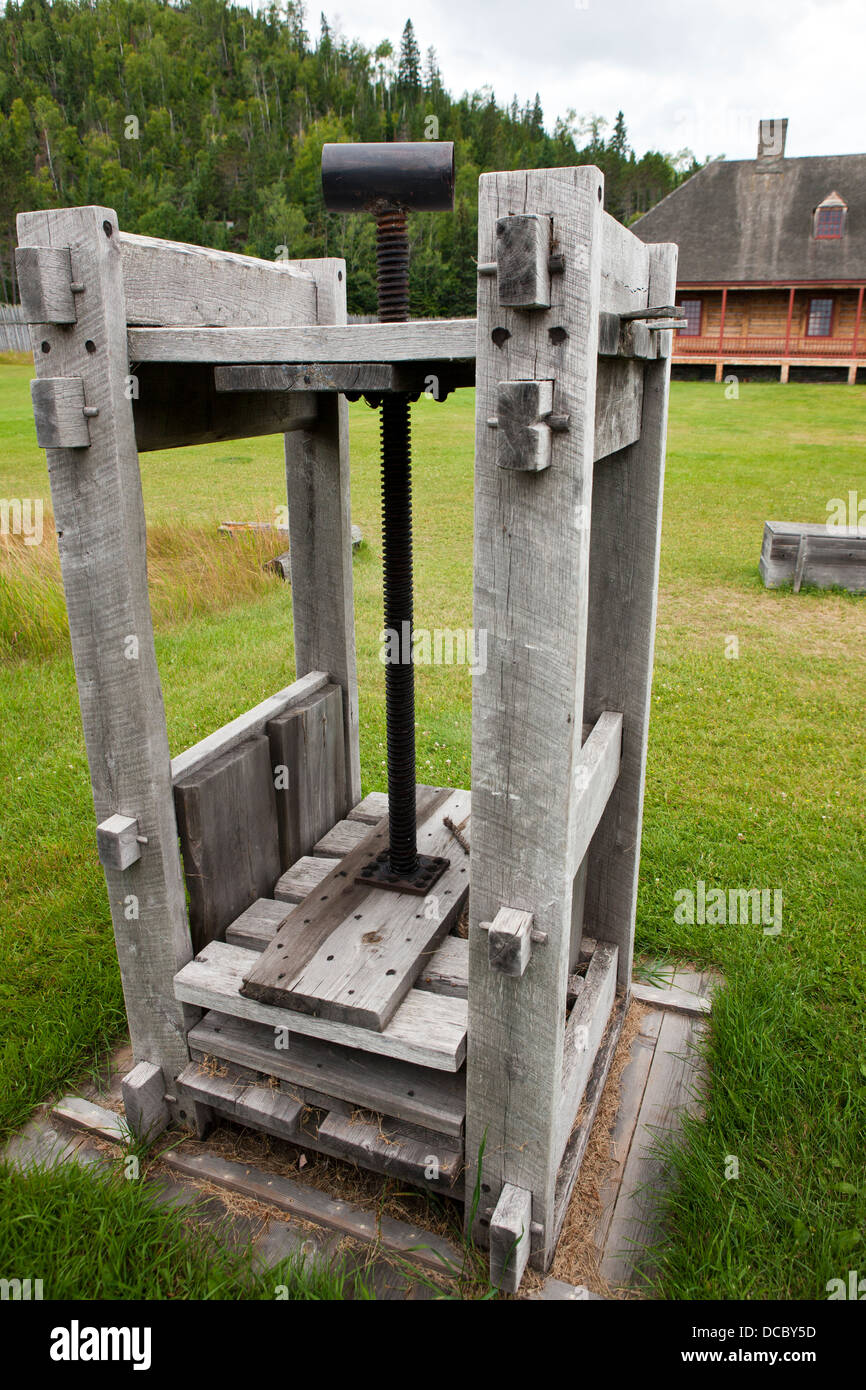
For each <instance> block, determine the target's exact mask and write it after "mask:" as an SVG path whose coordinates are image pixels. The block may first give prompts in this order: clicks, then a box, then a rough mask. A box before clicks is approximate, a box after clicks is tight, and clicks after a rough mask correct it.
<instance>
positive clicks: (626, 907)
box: [584, 244, 677, 990]
mask: <svg viewBox="0 0 866 1390" xmlns="http://www.w3.org/2000/svg"><path fill="white" fill-rule="evenodd" d="M644 249H645V251H646V252H647V253H648V258H649V292H648V293H649V300H648V302H650V303H653V302H654V303H666V302H667V301H668V300H670V299H671V298H673V293H674V289H675V286H676V256H677V251H676V247H675V246H669V245H664V244H659V245H652V246H646V247H645V248H644ZM631 307H637V306H631ZM659 336H660V337H661V338H669V337H670V334H669V333H667V332H665V333H663V334H660V335H659ZM669 380H670V360H669V358H662V359H660V360H659V361H656V362H647V363H646V364H645V366H644V397H643V417H642V427H641V429H642V432H641V438H640V441H639V442H638V443H637V444H635V445H633V446H632V447H631V448H629V449H627V450H624V451H621V452H620V453H618V454H616V455H613V456H611V457H610V458H608V459H606V460H605V461H604V462H603V463H602V464H600V465H599V466H598V467H596V468H595V470H594V474H593V483H592V488H593V506H592V543H591V547H590V573H589V592H590V613H589V631H588V637H587V661H586V689H585V696H584V708H585V710H586V715H587V717H588V718H590V719H593V720H595V719H597V718H599V716H600V715H601V713H602V712H603V711H604V710H619V711H621V713H622V721H623V722H622V763H621V767H620V774H619V778H618V780H617V784H616V786H615V788H614V790H613V792H612V793H611V796H610V799H609V801H608V803H607V808H606V810H605V811H604V814H603V815H602V818H601V821H600V822H599V826H598V829H597V831H596V834H595V837H594V839H593V842H592V846H591V849H590V857H589V868H588V875H587V891H586V908H585V911H586V918H587V921H589V922H591V923H592V928H593V934H594V935H595V936H596V937H597V938H598V939H599V940H600V941H611V942H614V943H615V944H616V945H617V946H618V947H619V967H618V969H619V986H620V988H621V989H626V990H627V989H628V988H629V985H630V984H631V974H632V958H633V950H634V921H635V908H636V903H637V878H638V865H639V860H640V835H641V823H642V819H643V793H644V779H645V774H646V750H647V735H648V730H649V713H650V694H651V681H652V664H653V648H654V638H655V618H656V603H657V593H658V565H659V544H660V538H661V507H662V482H663V478H664V450H665V435H666V431H667V411H668V384H669ZM614 518H615V521H614V520H613V519H614Z"/></svg>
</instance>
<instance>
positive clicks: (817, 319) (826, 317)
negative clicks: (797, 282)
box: [806, 299, 833, 338]
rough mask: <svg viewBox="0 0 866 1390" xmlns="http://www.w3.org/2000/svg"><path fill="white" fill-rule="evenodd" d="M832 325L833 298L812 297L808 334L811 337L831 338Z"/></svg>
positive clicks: (807, 326)
mask: <svg viewBox="0 0 866 1390" xmlns="http://www.w3.org/2000/svg"><path fill="white" fill-rule="evenodd" d="M832 326H833V301H832V299H810V300H809V322H808V323H807V325H806V336H807V337H809V338H829V336H830V329H831V328H832Z"/></svg>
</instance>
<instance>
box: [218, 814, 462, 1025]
mask: <svg viewBox="0 0 866 1390" xmlns="http://www.w3.org/2000/svg"><path fill="white" fill-rule="evenodd" d="M468 799H470V794H468V792H453V794H452V795H450V796H449V798H448V799H446V801H445V802H443V803H439V805H436V802H434V806H432V808H431V812H430V813H428V815H427V816H421V817H420V823H418V845H421V847H423V849H424V852H425V853H431V855H443V851H445V849H448V844H446V840H448V830H446V828H445V826H443V824H442V817H443V816H445V815H449V812H459V813H460V815H463V813H464V812H466V810H467V809H468ZM379 841H382V842H386V831H385V834H384V835H379V838H378V840H377V841H375V842H377V844H379ZM370 856H371V845H368V844H366V842H364V844H361V845H360V847H359V848H357V849H354V851H352V852H350V853H349V855H348V856H346V858H343V859H342V860H341V866H339V869H335V870H332V873H331V876H329V878H328V880H324V881H322V883H321V884H320V885H318V888H317V890H316V894H314V895H313V897H311V898H310V899H309V901H306V902H304V903H302V905H300V906H299V908H297V909H295V912H293V915H292V917H289V919H288V920H286V923H284V926H282V927H281V929H278V931H277V935H275V940H274V942H272V945H271V947H268V949H267V952H265V955H264V956H263V959H261V963H260V966H259V969H257V970H254V973H253V976H252V977H250V980H249V981H247V988H246V991H245V992H249V994H250V995H252V997H253V998H257V999H264V1001H265V1002H267V1004H275V1005H279V1006H282V1008H286V1009H300V1011H302V1012H304V1013H306V1012H310V1013H316V1015H317V1016H318V1017H322V1019H339V1020H342V1022H343V1023H353V1024H357V1026H361V1027H373V1029H379V1030H381V1029H382V1027H384V1026H385V1023H386V1022H388V1020H389V1019H391V1017H392V1016H393V1012H395V1009H396V1008H398V1006H399V1004H400V1001H402V999H403V998H405V997H406V994H407V992H409V990H410V988H411V986H413V983H414V979H416V976H417V974H418V972H420V969H421V965H423V960H424V956H425V954H427V952H428V951H430V949H431V948H432V947H434V945H435V944H436V942H438V941H441V940H442V937H443V935H445V934H446V933H448V931H449V929H450V926H452V924H453V923H455V922H456V920H457V917H459V915H460V910H461V908H463V903H464V901H466V895H467V892H468V873H467V867H466V865H464V863H453V862H452V866H450V867H449V869H448V870H446V872H445V874H443V876H442V877H441V878H439V880H438V883H436V884H434V887H432V888H431V892H430V894H428V895H427V898H421V897H418V895H416V894H399V892H389V891H386V890H384V888H370V887H368V885H367V884H364V883H353V880H354V876H356V873H357V870H359V867H360V865H363V863H366V862H367V860H368V859H370Z"/></svg>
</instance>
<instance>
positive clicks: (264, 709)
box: [171, 671, 328, 782]
mask: <svg viewBox="0 0 866 1390" xmlns="http://www.w3.org/2000/svg"><path fill="white" fill-rule="evenodd" d="M327 684H328V677H327V675H326V674H325V672H324V671H310V672H308V673H307V675H305V676H302V677H301V679H300V680H297V681H295V682H294V683H293V684H292V685H287V686H286V687H285V689H284V690H278V691H277V693H276V695H270V696H268V698H267V700H262V702H261V704H258V705H254V706H253V708H252V709H249V710H247V711H246V712H245V713H244V714H240V715H238V717H237V719H233V720H231V722H230V723H229V724H223V726H222V728H220V729H215V730H214V732H213V733H212V734H208V735H207V737H206V738H203V739H201V740H200V741H199V742H198V743H194V744H193V746H192V747H191V748H187V749H186V751H185V752H183V753H180V754H178V756H177V757H176V758H172V762H171V775H172V778H173V780H174V781H175V782H177V781H179V780H180V778H181V777H186V776H188V775H189V774H190V773H191V772H197V771H198V769H199V768H200V767H203V766H204V765H205V763H208V762H210V761H211V760H212V759H213V758H216V757H219V756H220V754H221V753H227V752H228V751H229V749H230V748H237V746H238V744H240V743H243V742H244V741H245V740H246V739H248V738H250V737H251V735H253V734H261V733H264V730H265V725H266V724H267V723H268V721H269V720H271V719H276V718H277V717H278V716H279V715H281V714H285V713H286V711H287V710H290V709H293V708H294V707H295V706H296V705H299V704H301V703H303V701H305V700H306V699H307V698H308V697H309V696H310V695H314V694H315V693H316V691H318V690H322V689H323V688H324V687H325V686H326V685H327Z"/></svg>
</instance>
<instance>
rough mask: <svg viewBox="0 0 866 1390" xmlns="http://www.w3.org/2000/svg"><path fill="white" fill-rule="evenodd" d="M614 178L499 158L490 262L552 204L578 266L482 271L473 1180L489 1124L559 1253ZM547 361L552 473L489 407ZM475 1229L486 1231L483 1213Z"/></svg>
mask: <svg viewBox="0 0 866 1390" xmlns="http://www.w3.org/2000/svg"><path fill="white" fill-rule="evenodd" d="M602 189H603V178H602V175H601V174H600V173H599V171H598V170H597V169H594V168H591V167H586V168H579V169H552V170H534V171H533V170H530V171H528V172H527V171H519V172H515V173H502V174H487V175H483V176H482V178H481V181H480V195H479V234H478V236H479V240H478V260H479V263H481V262H484V261H489V260H492V259H493V251H494V244H493V243H494V236H495V226H496V222H497V219H498V218H499V217H501V216H504V215H505V214H507V213H509V212H544V213H545V214H550V215H551V216H552V218H553V235H554V239H555V241H556V242H557V244H558V247H559V249H560V250H561V252H562V255H563V259H564V265H565V269H564V273H563V274H561V275H557V276H556V277H554V279H553V280H552V282H551V301H552V302H551V309H550V312H549V313H547V314H527V313H523V312H521V311H519V310H509V309H506V308H502V307H501V306H500V305H499V303H498V297H497V292H496V286H495V284H494V283H493V281H492V278H490V277H480V278H479V288H478V348H479V352H478V358H477V362H476V372H477V383H478V384H477V397H476V420H477V430H476V439H477V457H476V470H475V565H474V571H475V583H474V619H475V625H476V627H477V628H486V629H487V632H488V634H489V636H488V660H487V670H486V672H484V673H483V674H479V675H478V676H476V679H475V682H474V691H473V715H472V757H473V792H472V798H473V799H472V820H473V835H472V856H471V880H472V892H471V895H470V928H469V942H470V966H469V1014H470V1032H471V1037H472V1046H471V1049H470V1052H469V1061H468V1076H467V1086H468V1091H467V1121H466V1123H467V1135H466V1156H467V1165H468V1170H469V1171H468V1174H467V1187H468V1190H470V1191H471V1190H472V1185H473V1183H474V1181H475V1171H474V1169H475V1165H476V1162H477V1157H476V1156H477V1154H478V1152H479V1148H480V1145H481V1142H482V1139H483V1138H484V1137H485V1135H486V1148H485V1154H484V1180H485V1182H486V1183H487V1184H488V1185H489V1187H490V1190H491V1194H492V1197H493V1200H494V1201H495V1200H497V1199H498V1196H499V1193H500V1192H501V1190H502V1188H503V1186H504V1185H505V1184H506V1183H511V1184H512V1185H513V1186H516V1187H520V1188H523V1189H525V1190H526V1191H528V1192H530V1193H531V1194H532V1202H533V1218H534V1220H536V1221H537V1222H538V1223H539V1224H540V1225H541V1227H542V1235H541V1236H540V1237H539V1244H538V1258H539V1260H540V1261H541V1263H543V1264H546V1263H547V1262H548V1260H549V1258H550V1256H551V1254H552V1249H553V1247H552V1222H553V1199H554V1185H555V1179H556V1159H557V1154H556V1144H557V1121H558V1112H559V1094H560V1088H561V1075H562V1054H563V1034H564V1025H565V999H566V985H567V975H568V965H569V959H568V957H569V945H570V935H571V889H572V879H573V876H574V869H573V868H572V867H571V866H570V863H569V858H570V856H569V847H570V841H571V835H572V828H573V816H574V805H575V792H574V789H573V771H572V770H573V768H574V765H575V763H576V761H577V758H578V754H579V750H580V744H581V728H582V698H581V696H582V691H583V682H584V655H585V653H584V645H585V631H586V606H587V595H588V574H589V524H588V522H589V511H590V506H591V500H592V460H593V454H594V434H595V428H594V422H595V372H596V362H597V350H598V316H599V309H600V307H601V286H602V235H603V233H602V217H603V213H602ZM635 288H638V287H635ZM632 298H633V296H632ZM643 302H645V300H644V301H643ZM609 307H610V309H611V311H614V310H616V309H617V308H619V307H624V304H623V305H618V304H617V303H615V302H614V303H611V304H610V306H609ZM496 328H503V329H504V330H507V332H508V333H509V334H510V336H509V337H508V338H506V339H504V340H503V339H502V335H501V334H497V338H499V339H500V342H501V346H498V345H497V342H496V339H494V338H493V336H492V335H493V332H494V330H495V329H496ZM552 329H553V330H559V331H554V332H551V331H550V330H552ZM547 378H550V379H553V380H554V381H555V383H556V385H555V388H554V407H555V409H556V410H557V411H562V412H563V413H565V414H567V415H569V417H570V427H569V430H568V432H567V433H565V434H563V435H562V436H560V437H559V438H558V439H557V442H556V446H555V448H556V452H557V466H556V467H555V468H549V469H546V470H545V471H544V472H543V473H537V474H536V473H521V472H517V471H511V470H506V469H502V468H499V467H498V466H497V464H496V456H495V452H496V451H495V435H496V433H497V432H496V431H493V430H489V429H488V428H487V424H486V422H487V419H488V417H489V416H490V415H492V414H495V402H496V392H497V387H498V383H499V382H500V381H502V380H509V381H514V380H521V379H530V380H544V379H547ZM614 529H616V530H617V531H618V526H617V527H615V528H614ZM609 707H610V708H616V706H609ZM515 730H519V737H515ZM503 904H507V905H508V906H510V907H512V908H517V909H522V910H524V911H526V912H530V913H532V915H533V917H534V919H535V926H536V929H537V930H539V931H543V932H546V933H547V944H546V945H544V946H542V947H539V948H538V949H537V950H535V951H534V952H533V955H532V960H531V962H530V966H529V968H528V970H527V971H526V974H525V975H524V976H523V977H522V978H520V979H511V978H509V977H508V976H504V975H500V974H497V973H496V972H494V971H491V970H490V969H489V967H488V964H487V939H486V934H485V933H484V932H483V931H481V930H480V928H479V924H480V923H481V922H482V921H490V920H492V918H493V917H494V916H495V914H496V912H497V911H498V909H499V908H500V907H501V906H502V905H503ZM476 1235H477V1236H478V1237H479V1238H483V1232H482V1231H480V1230H479V1231H477V1232H476Z"/></svg>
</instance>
